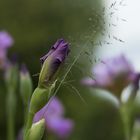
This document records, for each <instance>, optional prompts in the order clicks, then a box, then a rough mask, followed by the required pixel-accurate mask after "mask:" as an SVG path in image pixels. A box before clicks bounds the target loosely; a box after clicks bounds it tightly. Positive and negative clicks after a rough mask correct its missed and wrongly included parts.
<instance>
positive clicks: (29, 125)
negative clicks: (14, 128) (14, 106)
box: [24, 112, 34, 140]
mask: <svg viewBox="0 0 140 140" xmlns="http://www.w3.org/2000/svg"><path fill="white" fill-rule="evenodd" d="M33 118H34V113H31V112H29V113H28V117H27V123H26V126H25V131H24V133H25V134H24V140H28V139H27V135H28V131H29V129H30V128H31V126H32V123H33Z"/></svg>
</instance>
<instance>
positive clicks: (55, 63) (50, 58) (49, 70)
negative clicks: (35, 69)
mask: <svg viewBox="0 0 140 140" xmlns="http://www.w3.org/2000/svg"><path fill="white" fill-rule="evenodd" d="M68 52H69V45H68V43H67V42H65V41H64V40H63V39H59V40H58V41H57V42H56V43H55V44H54V45H53V46H52V48H51V49H50V51H49V52H48V53H47V54H46V55H45V56H43V57H41V58H40V60H41V63H42V69H41V72H40V76H39V83H38V84H39V86H41V87H44V86H46V85H48V83H51V82H52V81H54V77H55V74H56V72H57V71H58V69H59V68H60V66H61V64H62V63H63V62H64V60H65V58H66V56H67V55H68Z"/></svg>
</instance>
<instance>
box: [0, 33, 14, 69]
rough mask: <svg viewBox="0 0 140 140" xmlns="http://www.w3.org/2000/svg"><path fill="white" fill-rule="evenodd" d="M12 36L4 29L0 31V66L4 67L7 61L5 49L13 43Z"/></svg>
mask: <svg viewBox="0 0 140 140" xmlns="http://www.w3.org/2000/svg"><path fill="white" fill-rule="evenodd" d="M13 42H14V41H13V38H12V37H11V36H10V35H9V34H8V33H7V32H5V31H1V32H0V68H4V67H5V64H6V61H7V49H8V48H9V47H11V46H12V45H13Z"/></svg>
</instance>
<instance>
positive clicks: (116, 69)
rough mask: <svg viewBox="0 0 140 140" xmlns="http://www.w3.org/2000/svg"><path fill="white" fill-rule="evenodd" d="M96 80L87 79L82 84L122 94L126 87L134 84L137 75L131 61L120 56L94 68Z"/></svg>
mask: <svg viewBox="0 0 140 140" xmlns="http://www.w3.org/2000/svg"><path fill="white" fill-rule="evenodd" d="M93 75H94V76H95V77H94V79H92V78H85V79H83V80H82V83H83V84H85V85H87V86H92V87H98V88H104V89H107V90H109V91H111V92H115V91H116V90H117V92H118V91H119V92H121V91H122V90H123V89H124V87H126V86H127V85H128V84H129V83H131V82H133V81H134V80H135V79H136V77H137V74H136V73H135V71H134V68H133V66H132V65H131V64H130V63H129V61H128V60H127V59H126V58H125V57H124V55H120V56H118V57H115V58H112V59H106V60H104V61H102V63H100V64H98V65H96V66H95V67H94V68H93Z"/></svg>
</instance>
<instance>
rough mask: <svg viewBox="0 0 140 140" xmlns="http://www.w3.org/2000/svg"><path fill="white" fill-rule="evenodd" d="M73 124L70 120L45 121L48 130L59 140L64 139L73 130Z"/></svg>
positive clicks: (54, 119)
mask: <svg viewBox="0 0 140 140" xmlns="http://www.w3.org/2000/svg"><path fill="white" fill-rule="evenodd" d="M73 125H74V124H73V122H72V121H71V120H70V119H62V118H58V117H56V118H51V119H49V120H48V121H47V127H48V129H49V130H50V131H51V132H52V133H54V134H55V135H57V136H58V137H59V138H66V137H68V136H69V135H70V133H71V131H72V129H73Z"/></svg>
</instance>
